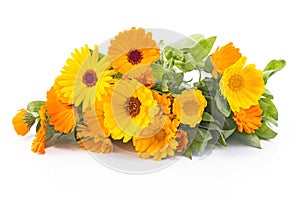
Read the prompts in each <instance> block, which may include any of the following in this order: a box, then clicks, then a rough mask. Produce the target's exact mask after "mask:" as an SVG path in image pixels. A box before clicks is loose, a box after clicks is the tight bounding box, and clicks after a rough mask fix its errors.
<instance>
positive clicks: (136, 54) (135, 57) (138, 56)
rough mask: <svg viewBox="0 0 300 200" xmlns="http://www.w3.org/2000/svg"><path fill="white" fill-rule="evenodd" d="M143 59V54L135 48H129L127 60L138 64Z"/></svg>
mask: <svg viewBox="0 0 300 200" xmlns="http://www.w3.org/2000/svg"><path fill="white" fill-rule="evenodd" d="M142 59H143V54H142V52H140V51H139V50H137V49H134V50H131V51H129V52H128V54H127V60H128V62H130V63H131V64H133V65H137V64H139V63H140V62H141V61H142Z"/></svg>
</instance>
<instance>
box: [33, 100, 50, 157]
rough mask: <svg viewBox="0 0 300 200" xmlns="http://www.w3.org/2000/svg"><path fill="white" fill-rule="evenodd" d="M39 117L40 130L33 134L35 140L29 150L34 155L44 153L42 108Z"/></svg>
mask: <svg viewBox="0 0 300 200" xmlns="http://www.w3.org/2000/svg"><path fill="white" fill-rule="evenodd" d="M39 115H40V124H41V126H40V128H39V130H38V131H37V133H36V134H35V139H34V140H33V142H32V145H31V150H32V151H33V152H34V153H40V154H44V153H45V142H46V108H45V106H42V107H41V109H40V110H39Z"/></svg>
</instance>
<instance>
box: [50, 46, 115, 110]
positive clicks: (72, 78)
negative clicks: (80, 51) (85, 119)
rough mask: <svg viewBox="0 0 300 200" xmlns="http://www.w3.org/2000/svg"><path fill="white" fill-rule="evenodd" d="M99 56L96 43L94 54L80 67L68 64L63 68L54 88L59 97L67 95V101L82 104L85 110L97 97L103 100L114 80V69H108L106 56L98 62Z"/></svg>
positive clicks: (76, 105) (76, 104) (77, 104)
mask: <svg viewBox="0 0 300 200" xmlns="http://www.w3.org/2000/svg"><path fill="white" fill-rule="evenodd" d="M98 56H99V53H98V46H97V45H95V48H94V51H93V54H92V55H88V56H87V57H86V59H85V60H84V61H83V63H82V64H81V65H80V66H79V67H78V65H76V66H72V65H67V66H65V67H64V68H63V71H62V74H61V75H60V76H59V77H58V78H57V79H56V81H55V82H56V84H55V87H54V89H55V90H56V93H57V94H58V97H60V96H64V97H66V98H67V99H68V102H67V103H68V104H74V106H75V107H78V106H79V105H80V104H82V110H83V111H84V110H85V109H86V108H87V107H88V106H89V105H93V104H94V103H95V101H96V99H97V100H98V101H101V100H102V96H103V95H105V94H106V88H108V87H110V84H111V83H113V82H114V80H113V79H112V75H113V74H114V71H112V70H108V67H109V63H108V62H107V60H106V57H104V58H102V59H101V60H100V61H99V62H98V59H99V58H98Z"/></svg>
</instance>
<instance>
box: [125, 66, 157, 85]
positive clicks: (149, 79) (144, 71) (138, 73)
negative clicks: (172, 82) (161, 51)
mask: <svg viewBox="0 0 300 200" xmlns="http://www.w3.org/2000/svg"><path fill="white" fill-rule="evenodd" d="M151 70H152V67H151V66H149V65H143V66H140V67H136V68H133V69H132V70H130V71H128V72H126V73H125V74H124V75H123V77H122V78H123V79H135V80H137V81H138V82H140V83H141V84H143V85H145V86H146V87H149V88H151V87H152V86H153V85H154V84H155V76H154V75H153V74H152V73H151Z"/></svg>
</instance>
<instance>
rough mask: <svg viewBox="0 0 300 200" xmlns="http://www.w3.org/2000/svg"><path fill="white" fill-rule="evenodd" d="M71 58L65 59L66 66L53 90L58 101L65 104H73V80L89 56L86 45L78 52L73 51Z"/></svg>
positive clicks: (76, 50)
mask: <svg viewBox="0 0 300 200" xmlns="http://www.w3.org/2000/svg"><path fill="white" fill-rule="evenodd" d="M71 56H72V58H69V59H67V62H66V65H65V66H64V67H63V69H62V71H61V73H62V74H61V75H60V76H59V77H57V79H56V81H55V82H56V84H55V85H54V89H55V92H56V95H57V97H58V99H59V100H60V101H62V102H63V103H67V104H69V105H70V104H72V103H73V92H74V87H73V85H74V80H75V77H76V76H77V73H78V71H79V69H80V67H81V65H82V64H83V63H84V61H85V60H86V59H87V57H88V56H90V49H89V47H88V45H85V46H84V47H81V48H80V50H78V49H75V50H74V52H72V53H71Z"/></svg>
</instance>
